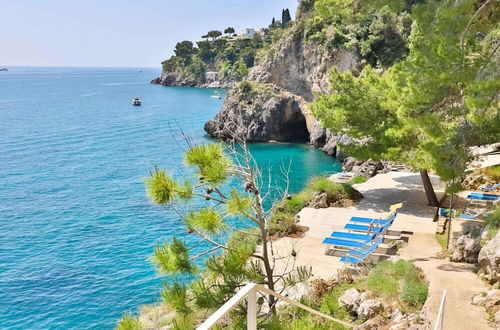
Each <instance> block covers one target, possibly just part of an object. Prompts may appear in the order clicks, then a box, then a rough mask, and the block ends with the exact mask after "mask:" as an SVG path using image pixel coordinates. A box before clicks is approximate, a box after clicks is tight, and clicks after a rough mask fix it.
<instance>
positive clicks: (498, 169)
mask: <svg viewBox="0 0 500 330" xmlns="http://www.w3.org/2000/svg"><path fill="white" fill-rule="evenodd" d="M483 172H484V174H485V175H486V176H487V177H488V178H490V179H491V180H492V181H494V182H500V165H495V166H490V167H486V168H485V169H483Z"/></svg>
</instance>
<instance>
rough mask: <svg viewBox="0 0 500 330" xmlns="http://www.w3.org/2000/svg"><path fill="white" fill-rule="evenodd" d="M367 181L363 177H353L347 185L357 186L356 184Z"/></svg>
mask: <svg viewBox="0 0 500 330" xmlns="http://www.w3.org/2000/svg"><path fill="white" fill-rule="evenodd" d="M366 181H368V179H367V178H366V177H364V176H355V177H354V178H352V179H351V180H350V181H349V182H348V184H358V183H363V182H366Z"/></svg>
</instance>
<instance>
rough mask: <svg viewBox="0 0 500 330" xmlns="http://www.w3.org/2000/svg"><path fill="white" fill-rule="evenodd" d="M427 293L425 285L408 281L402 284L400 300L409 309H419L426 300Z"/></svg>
mask: <svg viewBox="0 0 500 330" xmlns="http://www.w3.org/2000/svg"><path fill="white" fill-rule="evenodd" d="M428 292H429V289H428V286H427V284H426V283H423V282H421V281H414V280H409V281H405V282H404V284H403V289H402V292H401V299H402V300H403V301H404V302H405V303H406V304H407V305H408V306H410V307H417V308H418V307H421V306H423V305H424V303H425V301H426V300H427V294H428Z"/></svg>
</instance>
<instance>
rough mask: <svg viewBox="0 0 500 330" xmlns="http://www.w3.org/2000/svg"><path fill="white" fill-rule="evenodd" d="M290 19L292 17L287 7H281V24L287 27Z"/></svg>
mask: <svg viewBox="0 0 500 330" xmlns="http://www.w3.org/2000/svg"><path fill="white" fill-rule="evenodd" d="M291 21H292V17H291V16H290V11H289V10H288V8H287V9H283V11H282V12H281V26H282V27H284V28H285V27H287V26H288V24H289V23H290V22H291Z"/></svg>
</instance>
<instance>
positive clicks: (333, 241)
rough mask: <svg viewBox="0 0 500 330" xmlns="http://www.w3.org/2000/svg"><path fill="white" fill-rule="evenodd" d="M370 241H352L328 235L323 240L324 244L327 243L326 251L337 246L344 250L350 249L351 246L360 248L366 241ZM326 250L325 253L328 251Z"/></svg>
mask: <svg viewBox="0 0 500 330" xmlns="http://www.w3.org/2000/svg"><path fill="white" fill-rule="evenodd" d="M368 242H369V241H365V242H363V241H350V240H347V239H338V238H333V237H327V238H325V239H324V240H323V244H326V251H329V250H330V249H333V248H335V247H337V248H342V249H344V250H347V249H350V248H360V247H363V246H364V245H365V244H366V243H368ZM326 251H325V253H326Z"/></svg>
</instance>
